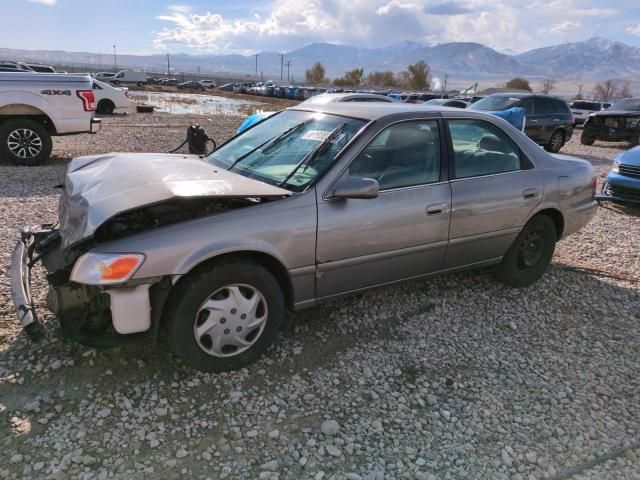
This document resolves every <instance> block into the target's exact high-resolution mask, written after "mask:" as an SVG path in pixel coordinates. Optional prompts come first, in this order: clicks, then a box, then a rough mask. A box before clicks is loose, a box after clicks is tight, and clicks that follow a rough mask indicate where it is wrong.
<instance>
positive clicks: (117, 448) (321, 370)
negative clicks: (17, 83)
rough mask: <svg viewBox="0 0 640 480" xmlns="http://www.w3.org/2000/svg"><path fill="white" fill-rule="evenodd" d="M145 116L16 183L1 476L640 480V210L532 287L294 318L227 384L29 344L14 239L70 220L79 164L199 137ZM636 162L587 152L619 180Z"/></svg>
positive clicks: (53, 338) (5, 183)
mask: <svg viewBox="0 0 640 480" xmlns="http://www.w3.org/2000/svg"><path fill="white" fill-rule="evenodd" d="M195 122H198V123H201V124H203V125H206V128H207V130H208V131H209V132H210V134H211V133H213V134H214V136H215V138H216V139H224V138H227V137H229V136H230V135H231V134H232V132H233V131H234V130H235V128H236V127H237V125H238V124H239V122H240V119H239V118H237V117H235V118H234V117H210V118H207V117H204V118H203V117H197V116H170V115H165V114H151V115H143V114H135V113H131V112H130V113H129V114H128V115H120V116H113V117H109V118H107V119H105V125H104V128H103V131H102V132H100V133H98V134H97V135H94V136H88V135H82V136H75V137H65V138H59V139H56V140H55V149H54V154H55V159H54V160H52V162H51V163H50V164H48V165H46V166H42V167H36V168H16V167H9V166H1V167H0V168H1V169H2V175H1V176H0V213H1V215H2V217H3V222H2V223H1V224H0V478H30V479H32V478H53V479H71V478H73V479H113V478H118V479H119V478H127V479H146V478H163V479H165V478H166V479H172V478H175V479H178V478H194V479H206V478H210V479H218V478H229V479H232V478H233V479H236V478H247V479H249V478H251V479H255V478H259V479H277V478H280V479H290V478H302V479H316V480H318V479H350V480H356V479H396V478H399V479H400V478H406V479H429V480H434V479H443V480H444V479H469V478H474V479H475V478H478V479H485V478H486V479H510V480H516V479H526V480H532V479H561V478H576V479H640V443H639V433H638V432H639V431H640V380H639V378H640V377H639V376H638V371H640V342H639V341H638V338H639V337H640V335H639V334H640V327H639V322H638V320H639V319H638V312H639V311H640V261H639V260H638V255H637V252H638V247H637V245H638V238H640V218H639V217H638V216H637V215H638V214H637V212H635V211H629V210H624V209H621V208H617V207H616V208H611V209H609V208H601V209H600V210H599V212H598V214H597V216H596V218H595V219H594V221H593V222H592V223H591V224H590V225H589V226H587V227H586V228H585V229H584V230H583V231H582V232H580V233H578V234H576V235H573V236H572V237H569V238H568V239H566V240H564V241H562V242H561V243H560V244H559V245H558V249H557V254H556V256H555V259H554V263H553V265H552V267H551V268H550V270H549V271H548V273H547V274H545V275H544V277H543V278H542V280H541V281H540V282H538V283H537V284H536V285H534V286H532V287H530V288H528V289H524V290H516V289H511V288H507V287H505V286H502V285H500V284H498V283H496V282H494V281H493V280H492V277H491V276H490V274H489V273H488V272H487V271H476V272H467V273H461V274H455V275H447V276H443V277H439V278H435V279H432V280H428V281H421V282H413V283H407V284H403V285H399V286H395V287H391V288H385V289H381V290H377V291H374V292H370V293H367V294H364V295H361V296H358V297H355V298H351V299H347V300H344V301H338V302H333V303H330V304H327V305H324V306H321V307H317V308H314V309H310V310H306V311H303V312H300V313H296V314H291V315H290V316H289V322H288V324H287V327H286V328H285V329H284V331H283V332H282V334H281V336H280V338H279V341H278V343H277V345H276V347H275V348H274V349H272V350H271V351H270V353H269V355H268V356H267V357H265V358H263V359H262V360H260V361H259V362H258V363H256V364H254V365H252V366H251V367H249V368H245V369H242V370H240V371H235V372H230V373H224V374H219V375H214V374H206V373H201V372H196V371H193V370H191V369H189V368H187V367H185V366H184V365H182V364H181V363H180V362H179V361H178V360H177V359H176V358H175V357H173V356H172V355H171V354H170V353H169V352H168V351H167V348H166V346H165V345H163V344H160V345H156V344H153V343H150V342H142V343H134V344H129V345H126V346H122V347H119V348H116V349H112V350H93V349H89V348H85V347H82V346H79V345H77V344H74V343H67V342H64V341H63V340H62V339H61V338H59V336H58V333H57V329H56V324H55V319H54V318H53V315H52V314H51V313H50V312H49V311H48V310H46V307H45V283H44V281H43V279H42V273H43V272H42V271H40V270H36V272H34V297H35V301H36V303H37V306H38V308H39V312H40V313H41V316H42V319H43V321H44V324H45V330H46V338H45V340H44V341H43V342H41V343H39V344H32V343H30V342H29V341H28V340H27V339H26V338H25V336H24V335H23V334H22V333H21V332H20V329H19V327H18V325H17V322H16V321H15V316H14V312H13V307H12V305H11V302H10V291H9V277H8V275H9V263H10V251H11V248H12V245H13V242H14V239H15V233H14V231H15V229H16V228H17V227H18V226H20V225H23V224H33V223H38V222H42V221H47V220H53V219H54V218H55V212H56V206H57V194H56V193H55V190H54V189H52V188H51V186H52V185H55V184H56V183H59V182H60V180H61V179H62V176H63V171H64V162H65V160H66V159H68V158H69V157H71V156H74V155H82V154H90V153H99V152H105V151H113V150H116V151H166V150H168V149H170V148H173V147H174V146H177V144H179V143H180V141H181V140H182V138H183V135H184V131H185V129H186V126H187V125H188V124H189V123H195ZM622 148H624V146H623V145H614V146H604V144H596V145H594V146H592V147H583V146H581V145H579V142H578V139H577V138H574V139H573V140H572V141H571V142H570V143H569V144H568V145H567V146H566V147H565V148H564V150H563V151H564V152H565V153H568V154H575V155H581V156H583V157H584V158H587V159H589V160H590V161H591V162H592V163H593V164H594V166H595V167H596V168H597V170H598V173H599V175H604V174H605V173H606V171H607V170H608V168H609V165H610V163H611V158H612V157H613V155H615V154H616V153H618V152H620V151H621V149H622Z"/></svg>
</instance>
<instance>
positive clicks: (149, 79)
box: [147, 77, 160, 85]
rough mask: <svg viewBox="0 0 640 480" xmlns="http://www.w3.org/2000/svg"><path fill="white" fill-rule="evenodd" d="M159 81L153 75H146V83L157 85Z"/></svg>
mask: <svg viewBox="0 0 640 480" xmlns="http://www.w3.org/2000/svg"><path fill="white" fill-rule="evenodd" d="M159 84H160V81H159V80H158V79H156V78H153V77H147V85H159Z"/></svg>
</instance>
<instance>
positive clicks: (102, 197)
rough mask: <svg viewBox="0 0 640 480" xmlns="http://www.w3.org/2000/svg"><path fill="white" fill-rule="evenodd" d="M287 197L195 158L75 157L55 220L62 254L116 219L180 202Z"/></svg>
mask: <svg viewBox="0 0 640 480" xmlns="http://www.w3.org/2000/svg"><path fill="white" fill-rule="evenodd" d="M287 195H291V192H290V191H288V190H285V189H282V188H279V187H276V186H273V185H269V184H267V183H263V182H260V181H258V180H254V179H251V178H248V177H244V176H242V175H238V174H237V173H233V172H229V171H227V170H225V169H222V168H219V167H216V166H214V165H211V164H209V163H207V162H206V161H204V160H203V159H202V158H200V157H199V156H197V155H171V154H162V153H109V154H106V155H92V156H86V157H78V158H74V159H73V160H72V161H71V163H70V164H69V167H68V169H67V174H66V177H65V192H64V194H63V195H62V198H61V199H60V209H59V221H60V233H61V236H62V245H63V247H64V248H65V249H66V248H68V247H70V246H73V245H74V244H77V243H78V242H80V241H83V240H86V239H88V238H90V237H91V236H93V234H94V233H95V231H96V229H97V228H98V227H100V225H102V224H103V223H104V222H105V221H107V220H109V219H110V218H111V217H113V216H114V215H117V214H119V213H123V212H126V211H129V210H133V209H137V208H141V207H144V206H148V205H152V204H156V203H160V202H164V201H167V200H171V199H173V198H178V197H212V198H213V197H221V198H222V197H225V198H248V197H282V196H287Z"/></svg>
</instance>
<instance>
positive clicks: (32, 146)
mask: <svg viewBox="0 0 640 480" xmlns="http://www.w3.org/2000/svg"><path fill="white" fill-rule="evenodd" d="M7 147H9V151H10V152H11V153H12V154H13V155H15V156H16V157H18V158H25V159H28V158H35V157H37V156H38V154H39V153H40V152H41V151H42V139H41V138H40V136H39V135H38V134H37V133H36V132H34V131H33V130H31V129H29V128H17V129H16V130H13V131H12V132H10V133H9V135H8V136H7Z"/></svg>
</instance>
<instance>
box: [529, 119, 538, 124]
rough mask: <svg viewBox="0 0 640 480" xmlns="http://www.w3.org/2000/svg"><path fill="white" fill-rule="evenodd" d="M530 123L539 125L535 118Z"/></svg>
mask: <svg viewBox="0 0 640 480" xmlns="http://www.w3.org/2000/svg"><path fill="white" fill-rule="evenodd" d="M530 122H531V123H538V120H536V119H535V118H532V119H531V120H530Z"/></svg>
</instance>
